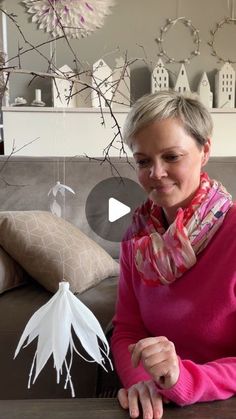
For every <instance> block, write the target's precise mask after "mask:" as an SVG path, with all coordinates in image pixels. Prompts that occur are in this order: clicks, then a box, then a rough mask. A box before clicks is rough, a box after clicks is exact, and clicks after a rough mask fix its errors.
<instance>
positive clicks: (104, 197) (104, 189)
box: [85, 176, 147, 242]
mask: <svg viewBox="0 0 236 419" xmlns="http://www.w3.org/2000/svg"><path fill="white" fill-rule="evenodd" d="M146 197H147V196H146V194H145V192H144V190H143V189H142V188H141V186H140V185H139V184H138V183H137V182H135V181H133V180H131V179H129V178H124V177H115V176H114V177H110V178H107V179H105V180H103V181H101V182H99V183H98V184H97V185H96V186H95V187H94V188H93V189H92V190H91V192H90V194H89V196H88V198H87V200H86V205H85V213H86V218H87V221H88V224H89V226H90V228H91V229H92V230H93V231H95V233H96V234H97V235H98V236H100V237H102V238H103V239H105V240H109V241H113V242H120V241H121V240H122V237H123V236H124V234H125V232H126V230H127V228H128V226H129V225H130V224H131V222H132V215H133V212H134V210H135V209H136V208H137V207H138V206H139V205H140V204H141V203H142V202H144V200H145V199H146Z"/></svg>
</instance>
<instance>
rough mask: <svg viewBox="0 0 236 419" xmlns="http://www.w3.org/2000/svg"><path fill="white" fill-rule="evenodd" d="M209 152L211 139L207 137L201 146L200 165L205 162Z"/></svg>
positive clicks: (203, 164)
mask: <svg viewBox="0 0 236 419" xmlns="http://www.w3.org/2000/svg"><path fill="white" fill-rule="evenodd" d="M210 152H211V139H210V138H207V140H206V142H205V144H204V146H203V155H202V167H203V166H205V165H206V164H207V162H208V160H209V157H210Z"/></svg>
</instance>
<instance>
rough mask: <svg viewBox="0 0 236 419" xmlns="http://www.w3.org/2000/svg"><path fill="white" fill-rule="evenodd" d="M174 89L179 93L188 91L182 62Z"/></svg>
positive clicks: (186, 77)
mask: <svg viewBox="0 0 236 419" xmlns="http://www.w3.org/2000/svg"><path fill="white" fill-rule="evenodd" d="M174 90H175V91H176V92H179V93H184V92H190V91H191V90H190V86H189V82H188V76H187V72H186V68H185V65H184V64H181V67H180V70H179V74H178V76H177V80H176V83H175V87H174Z"/></svg>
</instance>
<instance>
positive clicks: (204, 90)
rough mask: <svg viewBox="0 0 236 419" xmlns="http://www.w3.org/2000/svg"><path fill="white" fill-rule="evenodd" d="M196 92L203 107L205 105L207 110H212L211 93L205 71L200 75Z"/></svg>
mask: <svg viewBox="0 0 236 419" xmlns="http://www.w3.org/2000/svg"><path fill="white" fill-rule="evenodd" d="M197 92H198V96H199V98H200V100H201V102H202V103H203V105H205V106H206V107H207V108H212V105H213V93H212V92H211V88H210V83H209V80H208V77H207V74H206V72H205V71H204V73H202V76H201V79H200V82H199V84H198V88H197Z"/></svg>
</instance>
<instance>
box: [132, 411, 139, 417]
mask: <svg viewBox="0 0 236 419" xmlns="http://www.w3.org/2000/svg"><path fill="white" fill-rule="evenodd" d="M137 416H138V411H137V410H131V411H130V417H131V418H136V417H137Z"/></svg>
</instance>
